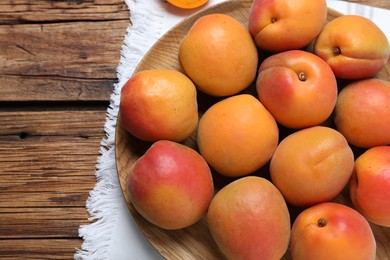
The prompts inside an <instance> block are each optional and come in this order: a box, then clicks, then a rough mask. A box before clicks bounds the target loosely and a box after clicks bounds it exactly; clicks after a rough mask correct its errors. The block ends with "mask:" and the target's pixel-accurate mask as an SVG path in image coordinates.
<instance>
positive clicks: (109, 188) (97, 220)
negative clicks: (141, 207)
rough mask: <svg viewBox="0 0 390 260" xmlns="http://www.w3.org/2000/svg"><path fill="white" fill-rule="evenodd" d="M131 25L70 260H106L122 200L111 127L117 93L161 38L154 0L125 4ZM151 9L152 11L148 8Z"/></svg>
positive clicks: (113, 132) (157, 10)
mask: <svg viewBox="0 0 390 260" xmlns="http://www.w3.org/2000/svg"><path fill="white" fill-rule="evenodd" d="M125 2H126V4H127V6H128V10H129V11H130V20H131V23H130V25H129V27H128V28H127V31H126V35H125V39H124V43H123V45H122V49H121V58H120V61H119V65H118V68H117V77H118V83H116V84H114V90H113V93H112V95H111V99H110V105H109V107H108V108H107V115H106V123H105V126H104V131H105V133H106V137H105V138H104V139H103V140H102V141H101V149H100V154H101V155H100V157H99V158H98V161H97V169H96V172H95V174H96V179H97V183H96V186H95V187H94V189H93V190H92V191H91V192H90V194H89V198H88V199H87V202H86V208H87V211H88V213H89V214H90V218H89V220H90V221H92V223H90V224H86V225H81V226H80V228H79V236H80V237H81V238H83V240H84V242H83V244H82V246H81V249H77V250H76V253H75V254H74V259H77V260H84V259H88V260H90V259H108V256H109V252H108V250H109V247H110V242H111V235H112V232H113V229H114V227H115V224H116V223H115V221H116V217H117V214H118V207H119V206H120V201H121V199H122V196H123V195H122V191H121V188H120V184H119V180H118V176H117V171H116V165H115V127H116V121H117V115H118V111H119V101H120V91H121V88H122V86H123V85H124V83H125V82H126V81H127V80H128V79H129V78H130V77H131V75H132V74H133V73H134V70H135V69H136V67H137V65H138V63H139V62H140V61H141V59H142V57H143V56H144V55H145V54H146V52H147V51H148V50H149V49H150V47H152V45H153V44H154V43H155V42H156V40H157V39H158V38H160V37H161V35H162V33H163V30H162V26H161V25H162V22H163V19H164V15H163V12H162V11H161V12H160V10H159V8H161V6H159V5H158V3H157V4H156V1H155V0H142V1H137V0H126V1H125ZM151 7H153V8H151Z"/></svg>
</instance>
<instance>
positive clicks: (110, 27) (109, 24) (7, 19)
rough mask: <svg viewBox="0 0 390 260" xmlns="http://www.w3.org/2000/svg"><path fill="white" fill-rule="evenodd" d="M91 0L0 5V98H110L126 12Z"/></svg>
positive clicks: (113, 3) (117, 4)
mask: <svg viewBox="0 0 390 260" xmlns="http://www.w3.org/2000/svg"><path fill="white" fill-rule="evenodd" d="M94 2H96V1H58V2H52V1H34V4H31V1H6V3H4V2H2V3H1V4H0V21H1V22H0V24H1V26H0V46H1V48H0V84H1V88H0V101H68V100H72V101H74V100H81V101H84V100H87V101H88V100H93V101H102V100H105V101H106V100H109V95H110V94H111V92H112V88H113V84H114V83H115V82H116V71H115V69H116V67H117V65H118V61H119V58H120V49H121V46H122V44H123V38H124V35H125V32H126V28H127V26H128V25H129V20H128V17H129V14H128V10H127V9H126V5H125V3H124V1H112V0H111V1H109V0H106V1H103V0H101V1H98V2H99V4H96V3H94ZM16 10H17V12H16ZM15 14H17V15H15ZM80 20H81V21H80ZM76 21H79V22H76Z"/></svg>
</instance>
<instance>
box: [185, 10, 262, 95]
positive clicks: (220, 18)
mask: <svg viewBox="0 0 390 260" xmlns="http://www.w3.org/2000/svg"><path fill="white" fill-rule="evenodd" d="M179 60H180V64H181V66H182V68H183V70H184V71H185V73H186V74H187V75H188V76H189V77H190V78H191V79H192V80H193V81H194V83H195V85H196V86H197V88H198V89H199V90H201V91H202V92H204V93H206V94H209V95H212V96H230V95H234V94H237V93H238V92H240V91H242V90H243V89H245V88H247V87H248V86H249V85H250V84H251V83H252V82H253V81H254V79H255V77H256V72H257V64H258V53H257V48H256V45H255V43H254V41H253V39H252V37H251V35H250V34H249V32H248V30H247V28H246V27H245V26H244V25H243V24H241V23H240V22H239V21H238V20H236V19H235V18H233V17H231V16H228V15H225V14H209V15H206V16H203V17H201V18H199V19H198V20H197V21H196V22H195V23H194V24H193V26H192V27H191V29H190V30H189V32H188V34H187V35H186V36H185V37H184V38H183V40H182V42H181V44H180V46H179Z"/></svg>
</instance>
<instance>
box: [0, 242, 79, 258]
mask: <svg viewBox="0 0 390 260" xmlns="http://www.w3.org/2000/svg"><path fill="white" fill-rule="evenodd" d="M81 243H82V241H81V239H11V240H0V256H1V259H2V260H11V259H12V260H14V259H39V260H45V259H47V260H55V259H67V260H69V259H73V255H74V253H75V252H76V248H80V246H81Z"/></svg>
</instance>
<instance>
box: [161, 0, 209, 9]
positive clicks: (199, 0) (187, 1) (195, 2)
mask: <svg viewBox="0 0 390 260" xmlns="http://www.w3.org/2000/svg"><path fill="white" fill-rule="evenodd" d="M167 2H168V3H170V4H172V5H174V6H176V7H179V8H183V9H192V8H196V7H199V6H202V5H204V4H205V3H207V2H208V0H167Z"/></svg>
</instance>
